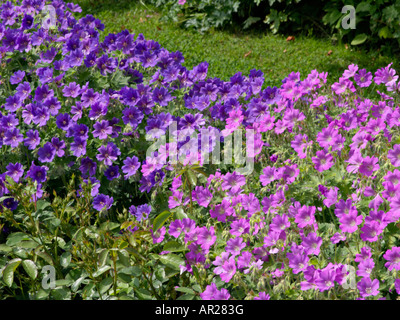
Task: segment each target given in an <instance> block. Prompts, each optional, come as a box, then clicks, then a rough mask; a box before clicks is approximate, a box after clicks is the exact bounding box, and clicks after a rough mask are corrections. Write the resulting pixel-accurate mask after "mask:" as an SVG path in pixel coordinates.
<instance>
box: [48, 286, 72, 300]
mask: <svg viewBox="0 0 400 320" xmlns="http://www.w3.org/2000/svg"><path fill="white" fill-rule="evenodd" d="M51 296H52V297H53V298H54V299H55V300H71V291H69V290H67V289H64V288H56V289H54V290H51Z"/></svg>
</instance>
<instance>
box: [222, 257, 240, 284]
mask: <svg viewBox="0 0 400 320" xmlns="http://www.w3.org/2000/svg"><path fill="white" fill-rule="evenodd" d="M235 273H236V262H235V257H230V258H229V259H228V260H227V261H225V262H224V264H223V265H222V272H221V273H220V275H219V276H220V277H221V280H222V281H224V282H229V281H230V280H231V279H232V277H233V276H234V275H235Z"/></svg>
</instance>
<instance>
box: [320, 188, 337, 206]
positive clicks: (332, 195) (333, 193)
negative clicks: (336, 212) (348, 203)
mask: <svg viewBox="0 0 400 320" xmlns="http://www.w3.org/2000/svg"><path fill="white" fill-rule="evenodd" d="M338 191H339V188H338V187H333V188H332V189H330V190H329V191H328V192H327V194H326V199H325V200H324V201H323V203H324V205H326V206H327V207H328V208H329V207H330V206H331V205H333V204H335V203H336V202H337V197H338Z"/></svg>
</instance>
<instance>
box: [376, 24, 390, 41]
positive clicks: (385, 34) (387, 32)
mask: <svg viewBox="0 0 400 320" xmlns="http://www.w3.org/2000/svg"><path fill="white" fill-rule="evenodd" d="M378 36H379V38H383V39H387V38H392V37H393V34H392V33H391V32H390V30H389V28H388V26H385V27H383V28H381V29H380V30H379V32H378Z"/></svg>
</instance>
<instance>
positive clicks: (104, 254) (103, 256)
mask: <svg viewBox="0 0 400 320" xmlns="http://www.w3.org/2000/svg"><path fill="white" fill-rule="evenodd" d="M107 257H108V249H102V250H101V251H100V253H99V266H100V267H102V266H104V265H105V264H106V262H107Z"/></svg>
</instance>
